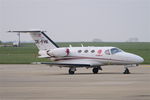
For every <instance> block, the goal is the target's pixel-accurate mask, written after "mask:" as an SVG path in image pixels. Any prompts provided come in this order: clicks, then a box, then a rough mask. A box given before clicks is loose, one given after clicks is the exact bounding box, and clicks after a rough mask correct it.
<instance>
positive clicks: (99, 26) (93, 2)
mask: <svg viewBox="0 0 150 100" xmlns="http://www.w3.org/2000/svg"><path fill="white" fill-rule="evenodd" d="M30 29H42V30H46V31H47V34H48V36H50V37H51V38H52V39H53V40H54V41H65V42H67V41H92V40H93V39H94V38H99V39H101V40H103V41H121V42H122V41H126V40H128V39H129V38H131V37H137V38H138V39H139V40H140V41H145V42H150V0H0V40H2V41H15V40H17V35H16V34H14V33H7V32H6V31H8V30H30ZM21 38H22V41H31V38H30V36H29V35H28V34H22V35H21Z"/></svg>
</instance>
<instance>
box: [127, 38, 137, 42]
mask: <svg viewBox="0 0 150 100" xmlns="http://www.w3.org/2000/svg"><path fill="white" fill-rule="evenodd" d="M127 42H139V39H138V38H136V37H134V38H129V39H128V40H127Z"/></svg>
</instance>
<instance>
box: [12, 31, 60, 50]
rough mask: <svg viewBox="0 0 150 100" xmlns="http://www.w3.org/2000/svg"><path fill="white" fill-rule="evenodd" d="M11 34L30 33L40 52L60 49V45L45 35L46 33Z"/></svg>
mask: <svg viewBox="0 0 150 100" xmlns="http://www.w3.org/2000/svg"><path fill="white" fill-rule="evenodd" d="M9 32H18V33H29V34H30V35H31V37H32V39H33V40H34V41H35V44H36V46H37V47H38V49H39V50H51V49H55V48H59V47H58V45H57V44H56V43H55V42H54V41H52V40H51V39H50V38H49V37H48V36H47V35H46V34H45V33H44V31H9Z"/></svg>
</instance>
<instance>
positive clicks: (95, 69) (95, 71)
mask: <svg viewBox="0 0 150 100" xmlns="http://www.w3.org/2000/svg"><path fill="white" fill-rule="evenodd" d="M99 70H102V68H101V67H100V66H98V67H94V68H93V70H92V71H93V74H97V73H98V71H99Z"/></svg>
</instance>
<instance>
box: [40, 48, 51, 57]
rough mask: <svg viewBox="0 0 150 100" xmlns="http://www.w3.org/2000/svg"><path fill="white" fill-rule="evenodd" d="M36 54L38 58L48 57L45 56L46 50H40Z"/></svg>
mask: <svg viewBox="0 0 150 100" xmlns="http://www.w3.org/2000/svg"><path fill="white" fill-rule="evenodd" d="M38 54H39V56H38V57H39V58H45V57H49V55H48V54H47V50H40V51H39V52H38Z"/></svg>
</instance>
